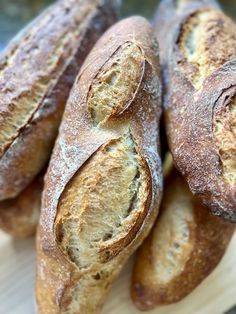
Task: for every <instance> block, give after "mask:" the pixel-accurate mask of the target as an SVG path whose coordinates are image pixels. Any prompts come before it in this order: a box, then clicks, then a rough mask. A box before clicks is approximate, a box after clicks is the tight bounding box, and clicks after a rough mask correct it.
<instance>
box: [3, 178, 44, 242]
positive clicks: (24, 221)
mask: <svg viewBox="0 0 236 314" xmlns="http://www.w3.org/2000/svg"><path fill="white" fill-rule="evenodd" d="M42 192H43V175H40V176H39V177H37V178H36V179H35V180H34V181H33V182H32V183H31V184H30V185H29V186H28V187H27V188H26V189H25V190H24V191H23V192H21V193H20V195H19V196H18V197H16V198H15V199H11V200H6V201H3V202H0V228H1V229H2V230H4V231H5V232H7V233H8V234H9V235H11V236H13V237H14V238H17V239H19V238H28V237H31V236H33V235H35V232H36V227H37V225H38V221H39V214H40V208H41V197H42Z"/></svg>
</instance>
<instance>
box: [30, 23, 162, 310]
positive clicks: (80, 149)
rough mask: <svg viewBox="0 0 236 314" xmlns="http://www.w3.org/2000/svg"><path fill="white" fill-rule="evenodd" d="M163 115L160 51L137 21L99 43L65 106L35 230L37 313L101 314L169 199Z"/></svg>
mask: <svg viewBox="0 0 236 314" xmlns="http://www.w3.org/2000/svg"><path fill="white" fill-rule="evenodd" d="M160 114H161V84H160V78H159V59H158V45H157V42H156V40H155V38H154V36H153V30H152V28H151V26H150V25H149V23H148V22H147V21H146V20H145V19H143V18H141V17H131V18H129V19H126V20H124V21H121V22H120V23H118V24H116V25H114V27H112V28H111V29H110V30H108V32H107V33H105V34H104V36H103V37H102V38H101V39H100V40H99V41H98V43H97V44H96V45H95V47H94V49H93V50H92V52H91V54H90V55H89V57H88V59H86V61H85V63H84V65H83V67H82V69H81V72H80V74H79V76H78V78H77V79H76V82H75V85H74V87H73V89H72V92H71V96H70V99H69V102H68V103H67V106H66V111H65V114H64V118H63V121H62V125H61V127H60V132H59V137H58V140H57V142H56V146H55V148H54V153H53V155H52V158H51V161H50V165H49V169H48V172H47V174H46V178H45V190H44V196H43V202H42V214H41V219H40V224H39V228H38V237H37V279H36V297H37V304H38V312H39V313H41V314H52V313H67V314H69V313H70V314H72V313H73V314H76V313H79V314H92V313H99V312H100V309H101V307H102V305H103V303H104V300H105V297H106V295H107V293H108V291H109V288H110V286H111V284H112V282H113V280H114V279H115V278H116V276H117V275H118V274H119V272H120V271H121V269H122V267H123V265H124V263H125V262H126V260H127V259H128V257H129V256H130V255H131V254H132V253H133V252H134V250H135V249H136V248H137V247H138V246H139V245H140V244H141V242H142V241H143V239H144V238H145V237H146V236H147V234H148V233H149V231H150V229H151V227H152V225H153V223H154V220H155V218H156V216H157V213H158V206H159V203H160V197H161V191H162V170H161V160H160V154H159V119H160Z"/></svg>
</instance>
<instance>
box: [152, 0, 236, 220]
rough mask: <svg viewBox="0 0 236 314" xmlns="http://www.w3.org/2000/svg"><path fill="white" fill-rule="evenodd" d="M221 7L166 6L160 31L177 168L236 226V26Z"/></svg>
mask: <svg viewBox="0 0 236 314" xmlns="http://www.w3.org/2000/svg"><path fill="white" fill-rule="evenodd" d="M214 3H215V1H194V0H188V1H187V0H186V1H177V4H176V1H170V0H167V1H165V0H164V1H163V2H162V4H161V6H160V8H159V11H158V13H157V16H156V22H155V29H156V33H157V37H158V39H159V41H160V50H161V63H162V69H163V74H164V82H165V90H166V97H165V104H164V107H165V124H166V130H167V137H168V141H169V146H170V150H171V152H172V154H173V157H174V162H175V164H176V166H177V168H178V169H179V170H180V171H181V173H182V174H183V175H184V176H185V178H186V179H187V181H188V184H189V186H190V189H191V191H192V192H193V193H194V194H195V195H197V196H198V197H200V199H201V200H202V201H203V203H204V204H206V205H207V206H208V207H209V208H210V209H211V211H212V212H213V213H214V214H216V215H220V216H223V217H224V218H226V219H229V220H231V221H234V222H236V128H235V125H236V25H235V23H234V22H233V21H232V20H231V19H230V18H228V17H227V16H226V15H224V13H222V11H220V9H218V7H217V5H214ZM167 29H168V31H167Z"/></svg>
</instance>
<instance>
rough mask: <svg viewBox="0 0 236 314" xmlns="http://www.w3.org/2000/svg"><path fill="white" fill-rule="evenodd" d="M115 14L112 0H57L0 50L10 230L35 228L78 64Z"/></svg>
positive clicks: (4, 194) (3, 210)
mask: <svg viewBox="0 0 236 314" xmlns="http://www.w3.org/2000/svg"><path fill="white" fill-rule="evenodd" d="M116 19H117V7H116V1H108V0H88V1H87V0H86V1H85V0H60V1H57V2H56V3H55V4H54V5H52V6H51V7H49V8H48V9H46V10H45V11H44V12H43V13H42V14H41V15H40V16H39V17H38V18H37V19H36V20H35V21H33V22H32V23H31V24H30V25H29V26H27V27H26V28H25V29H24V30H23V31H22V32H21V33H20V34H18V35H17V36H16V37H15V38H14V39H13V40H12V41H11V42H10V44H9V45H8V47H7V48H6V49H5V51H4V52H3V54H2V55H1V56H0V86H1V91H0V93H1V97H0V125H1V128H0V227H1V228H2V229H4V230H5V231H7V232H8V233H10V234H11V235H13V236H15V237H18V236H19V237H27V236H30V235H32V234H34V232H35V229H36V225H37V222H38V216H39V211H40V203H41V202H40V198H41V192H42V188H41V191H40V189H39V187H38V184H37V178H36V177H37V176H38V174H39V173H40V172H41V170H42V169H43V168H45V167H46V164H47V163H48V159H49V157H50V155H51V151H52V147H53V145H54V141H55V138H56V136H57V132H58V127H59V124H60V121H61V117H62V114H63V111H64V107H65V103H66V101H67V98H68V96H69V92H70V89H71V87H72V85H73V83H74V80H75V77H76V75H77V73H78V71H79V69H80V66H81V65H82V63H83V61H84V59H85V57H86V56H87V54H88V52H89V50H90V49H91V48H92V46H93V44H94V43H95V42H96V40H97V39H98V38H99V36H100V35H101V34H102V33H103V32H104V31H105V30H106V29H107V28H108V27H109V26H110V25H112V24H113V23H114V22H115V21H116ZM32 200H33V202H32V203H31V201H32ZM36 200H37V201H36Z"/></svg>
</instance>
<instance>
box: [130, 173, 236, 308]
mask: <svg viewBox="0 0 236 314" xmlns="http://www.w3.org/2000/svg"><path fill="white" fill-rule="evenodd" d="M234 230H235V225H234V224H232V223H230V222H227V221H224V220H223V219H221V218H219V217H216V216H213V215H212V214H211V213H210V212H209V210H208V209H207V208H206V207H204V206H203V205H202V204H201V203H200V202H199V200H198V199H197V198H196V197H194V196H193V195H192V193H191V192H190V190H189V188H188V185H187V184H186V183H185V180H184V179H183V178H182V176H181V175H180V174H179V173H177V171H176V170H174V169H173V170H172V171H171V173H170V174H169V176H168V177H167V179H166V181H165V189H164V197H163V201H162V205H161V210H160V216H159V217H158V219H157V221H156V224H155V226H154V227H153V229H152V232H151V234H150V235H149V236H148V238H147V239H146V240H145V241H144V243H143V245H142V246H141V248H140V250H139V251H138V254H137V257H136V261H135V265H134V270H133V277H132V288H131V295H132V299H133V301H134V304H135V305H136V306H137V307H138V308H139V309H140V310H143V311H146V310H150V309H153V308H154V307H156V306H161V305H167V304H171V303H175V302H178V301H180V300H181V299H183V298H184V297H185V296H187V295H188V294H189V293H191V291H192V290H193V289H194V288H196V287H197V286H198V285H199V284H200V283H201V282H202V280H204V278H206V277H207V276H208V275H209V274H210V273H211V272H212V271H213V270H214V269H215V267H216V266H217V265H218V263H219V262H220V260H221V258H222V257H223V255H224V253H225V250H226V248H227V246H228V244H229V242H230V240H231V238H232V235H233V233H234Z"/></svg>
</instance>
